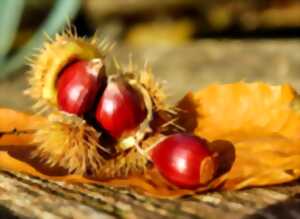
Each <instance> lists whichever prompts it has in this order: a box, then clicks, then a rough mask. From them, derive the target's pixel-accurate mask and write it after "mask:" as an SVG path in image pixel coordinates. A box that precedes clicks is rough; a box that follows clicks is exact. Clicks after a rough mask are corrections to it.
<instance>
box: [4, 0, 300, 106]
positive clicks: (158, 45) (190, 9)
mask: <svg viewBox="0 0 300 219" xmlns="http://www.w3.org/2000/svg"><path fill="white" fill-rule="evenodd" d="M70 23H72V24H74V26H75V27H76V28H77V31H78V34H79V35H80V36H88V37H89V36H92V35H93V34H94V33H95V32H96V31H97V34H98V36H99V37H100V38H103V39H108V40H109V41H111V42H117V46H116V48H115V49H114V50H113V51H112V54H113V55H115V56H117V58H119V59H120V60H121V61H123V62H125V63H126V60H127V58H128V55H129V54H132V55H133V59H134V61H135V62H136V63H138V64H140V65H142V64H143V62H144V60H145V59H146V60H148V61H149V62H150V64H151V65H152V66H153V68H154V72H155V73H156V74H157V76H158V78H160V79H162V80H165V81H167V82H168V86H167V87H169V89H170V90H171V91H170V93H171V94H173V97H174V98H173V101H174V100H176V99H178V98H179V97H180V96H182V95H183V94H184V93H185V92H186V90H188V89H194V90H195V89H198V88H199V87H201V86H204V85H205V84H207V83H212V82H230V81H236V80H246V81H253V80H265V81H268V82H271V83H282V82H290V83H292V84H293V85H294V86H295V87H297V88H298V87H300V86H299V85H300V82H299V76H298V71H297V69H298V67H300V66H299V64H298V63H300V62H299V60H298V58H299V55H298V53H297V49H299V48H300V44H299V43H298V37H299V36H300V1H297V0H209V1H208V0H42V1H41V0H0V30H1V36H0V79H1V81H0V105H1V106H8V107H14V108H17V109H22V110H29V106H30V105H31V102H30V100H29V99H27V98H26V97H24V96H22V94H21V93H22V92H21V91H22V90H23V89H24V88H25V87H26V81H25V76H24V72H25V71H26V68H27V67H26V66H25V63H26V57H29V56H30V55H31V54H32V53H33V52H34V51H35V50H36V49H38V48H39V47H41V45H42V42H43V40H44V39H45V33H47V34H48V35H50V36H53V35H54V34H55V33H57V32H60V31H62V30H63V29H64V28H65V27H66V26H67V25H68V24H70ZM178 82H180V83H178ZM7 94H9V95H10V96H11V98H7ZM171 100H172V98H171Z"/></svg>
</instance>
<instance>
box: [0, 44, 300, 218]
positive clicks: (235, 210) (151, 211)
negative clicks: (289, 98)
mask: <svg viewBox="0 0 300 219" xmlns="http://www.w3.org/2000/svg"><path fill="white" fill-rule="evenodd" d="M129 51H131V52H132V54H133V58H134V59H135V61H136V62H137V63H142V60H143V59H144V58H145V57H147V58H148V60H149V62H150V64H151V65H152V66H153V70H154V72H155V74H156V75H157V76H158V78H160V79H163V80H166V81H167V82H168V84H167V86H168V88H169V90H170V93H173V94H174V96H173V98H171V100H172V101H173V102H174V101H176V99H178V98H180V97H181V96H182V95H184V93H185V92H186V90H187V89H192V90H195V89H198V88H199V87H203V86H205V85H206V84H208V83H212V82H230V81H237V80H242V79H244V80H246V81H254V80H264V81H268V82H271V83H284V82H290V83H292V84H293V85H294V86H295V87H296V88H298V89H299V88H300V55H299V51H300V41H296V40H294V41H243V42H241V41H210V40H204V41H200V42H196V43H191V44H187V45H184V46H182V47H177V48H155V47H153V48H151V49H150V48H148V49H147V48H145V49H142V48H139V49H138V48H136V49H134V48H125V47H124V48H122V49H120V50H116V51H115V55H116V56H117V57H119V58H120V60H123V61H124V60H126V59H127V57H128V52H129ZM24 87H26V85H25V82H24V76H19V77H16V78H13V79H10V80H8V81H3V82H1V83H0V104H1V106H9V107H13V108H16V109H22V110H26V111H29V106H30V105H31V102H30V100H28V99H26V98H24V97H23V96H22V95H21V90H22V89H23V88H24ZM0 162H1V161H0ZM0 218H9V219H10V218H41V219H45V218H46V219H47V218H51V219H52V218H75V219H77V218H78V219H81V218H82V219H83V218H92V219H93V218H105V219H106V218H149V219H153V218H155V219H160V218H208V219H210V218H211V219H214V218H216V219H217V218H222V219H235V218H247V219H248V218H267V219H277V218H300V184H299V183H297V182H294V183H291V184H288V185H284V186H283V185H282V186H277V187H269V188H254V189H247V190H243V191H235V192H212V193H207V194H199V195H196V196H193V197H184V198H180V199H175V200H160V199H155V198H150V197H145V196H143V195H141V194H139V193H136V192H135V191H132V190H127V189H115V188H111V187H102V186H94V185H74V184H66V183H63V182H55V181H47V180H42V179H38V178H34V177H30V176H26V175H23V174H20V173H11V172H5V171H1V172H0Z"/></svg>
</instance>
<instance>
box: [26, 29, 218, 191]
mask: <svg viewBox="0 0 300 219" xmlns="http://www.w3.org/2000/svg"><path fill="white" fill-rule="evenodd" d="M53 54H57V55H53ZM104 54H105V51H104V49H103V47H101V46H100V47H99V46H98V43H96V41H95V40H94V39H93V40H91V41H89V40H85V39H81V38H79V37H74V36H72V35H68V34H63V35H61V36H58V37H57V38H56V39H55V40H54V41H52V42H50V43H48V44H46V46H45V48H44V50H42V51H41V53H40V54H39V55H37V56H36V59H35V60H33V63H32V65H31V66H32V68H31V70H30V77H29V83H30V88H29V90H28V91H27V93H28V94H29V95H30V96H31V97H32V98H34V99H35V100H36V101H37V104H36V107H37V108H41V109H42V112H44V114H45V115H47V116H48V123H47V124H46V125H45V127H42V128H41V129H40V130H38V131H37V132H36V134H35V140H34V141H35V142H36V143H37V144H38V147H37V149H36V151H35V152H34V156H37V157H39V158H41V159H43V160H44V161H45V162H46V163H48V164H49V165H51V166H61V167H63V168H65V169H67V170H68V171H69V172H71V173H75V174H81V175H87V176H94V177H98V178H101V179H105V178H112V177H126V176H128V175H132V174H140V173H143V172H145V171H146V170H147V169H148V168H150V166H151V163H154V166H155V167H156V168H157V169H158V170H159V171H160V173H161V174H162V175H163V176H164V177H165V178H166V179H167V180H168V181H170V182H171V183H173V184H175V185H177V186H180V187H184V188H195V187H197V186H199V185H202V184H206V183H207V182H208V181H210V180H211V179H212V177H213V174H214V169H215V164H214V160H213V158H212V153H211V152H210V151H209V150H208V148H207V147H206V142H205V141H203V140H202V139H200V138H198V137H195V136H191V135H187V134H180V133H178V131H179V129H178V126H177V125H176V124H174V123H175V121H176V111H175V110H174V109H173V108H172V107H169V106H168V105H167V104H166V103H165V99H164V97H165V95H164V93H163V91H162V89H161V85H160V83H158V82H156V81H155V80H154V78H153V75H152V73H151V72H150V71H149V69H143V70H136V69H134V68H133V67H132V66H129V68H128V69H124V68H116V69H115V70H114V72H112V73H110V74H108V72H107V70H106V68H105V67H106V59H105V55H104ZM172 133H177V134H172ZM170 134H171V135H170ZM157 142H159V143H157ZM150 148H151V150H149V149H150ZM149 164H150V166H149Z"/></svg>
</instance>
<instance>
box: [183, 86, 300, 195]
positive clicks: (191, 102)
mask: <svg viewBox="0 0 300 219" xmlns="http://www.w3.org/2000/svg"><path fill="white" fill-rule="evenodd" d="M295 101H297V94H296V92H295V91H294V89H293V88H292V87H290V86H289V85H282V86H270V85H267V84H264V83H250V84H247V83H243V82H240V83H234V84H225V85H211V86H208V87H207V88H205V89H203V90H200V91H198V92H195V93H189V94H188V95H186V97H185V98H184V99H183V100H182V101H181V102H180V104H179V106H180V107H181V108H183V109H184V110H185V111H186V112H189V114H186V115H183V117H182V120H181V123H182V125H183V126H185V127H186V128H188V129H189V130H190V131H193V132H194V133H195V134H196V135H199V136H201V137H204V138H207V139H209V140H210V141H215V140H220V139H221V140H226V141H229V142H231V143H232V144H233V145H234V150H235V160H234V163H233V166H232V168H231V170H230V171H229V172H227V173H226V174H225V175H223V176H221V177H220V178H218V179H216V180H215V182H218V184H221V183H222V187H223V188H225V189H241V188H244V187H249V186H263V185H272V184H279V183H284V182H289V181H292V180H295V179H297V178H299V177H300V141H299V138H300V113H299V112H297V111H296V110H295V108H296V107H294V106H295V103H296V102H295ZM190 116H191V117H192V118H197V119H196V121H195V119H194V120H193V119H192V118H189V117H190Z"/></svg>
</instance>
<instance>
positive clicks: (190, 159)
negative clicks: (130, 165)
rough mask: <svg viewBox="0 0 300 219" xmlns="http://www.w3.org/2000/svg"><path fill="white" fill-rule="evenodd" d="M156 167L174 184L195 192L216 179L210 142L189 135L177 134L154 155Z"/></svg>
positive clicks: (162, 144) (157, 147)
mask: <svg viewBox="0 0 300 219" xmlns="http://www.w3.org/2000/svg"><path fill="white" fill-rule="evenodd" d="M150 156H151V159H152V162H153V163H154V165H155V167H156V168H157V169H158V170H159V172H160V173H161V174H162V175H163V176H164V177H165V178H166V179H167V180H168V181H169V182H171V183H173V184H175V185H177V186H179V187H181V188H188V189H193V188H197V187H198V186H200V185H203V184H206V183H207V182H208V181H210V180H211V179H212V177H213V175H214V171H215V163H214V159H213V156H212V153H211V152H210V151H209V149H208V148H207V145H206V141H205V140H203V139H201V138H199V137H197V136H193V135H189V134H183V133H178V134H173V135H170V136H168V137H166V138H165V139H163V140H162V141H161V142H159V143H158V144H157V145H156V146H155V147H154V148H153V149H152V151H150Z"/></svg>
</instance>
